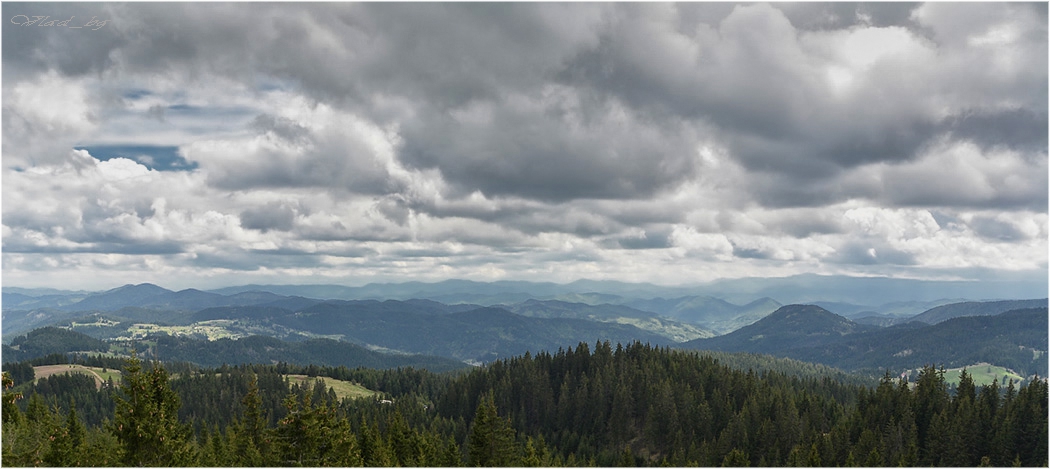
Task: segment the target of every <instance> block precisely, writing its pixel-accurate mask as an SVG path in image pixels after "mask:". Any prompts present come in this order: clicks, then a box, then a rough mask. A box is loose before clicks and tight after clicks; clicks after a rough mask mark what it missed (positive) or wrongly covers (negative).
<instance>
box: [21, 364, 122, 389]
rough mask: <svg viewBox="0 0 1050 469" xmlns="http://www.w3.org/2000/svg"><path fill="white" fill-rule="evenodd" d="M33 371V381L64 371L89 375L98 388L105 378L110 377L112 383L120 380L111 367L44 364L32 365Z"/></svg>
mask: <svg viewBox="0 0 1050 469" xmlns="http://www.w3.org/2000/svg"><path fill="white" fill-rule="evenodd" d="M33 373H34V375H35V379H34V380H33V383H34V384H35V383H37V382H39V381H40V380H41V379H43V378H47V377H49V376H53V375H60V374H64V373H80V374H85V375H89V376H92V377H94V378H95V388H96V389H99V388H101V387H102V384H103V383H105V382H106V381H107V380H109V379H112V380H113V382H114V383H119V382H120V372H119V371H117V370H112V369H108V368H107V369H105V370H103V369H102V368H98V367H89V366H83V365H46V366H34V367H33Z"/></svg>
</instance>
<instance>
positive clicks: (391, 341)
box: [273, 302, 671, 361]
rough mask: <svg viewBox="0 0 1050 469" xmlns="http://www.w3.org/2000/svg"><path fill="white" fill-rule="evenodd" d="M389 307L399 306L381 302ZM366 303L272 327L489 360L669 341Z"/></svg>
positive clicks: (596, 325) (587, 326) (505, 316)
mask: <svg viewBox="0 0 1050 469" xmlns="http://www.w3.org/2000/svg"><path fill="white" fill-rule="evenodd" d="M384 303H390V306H394V305H397V304H404V302H384ZM376 306H377V305H376V304H375V303H367V302H326V303H322V304H318V305H315V306H313V307H310V308H307V309H305V310H303V311H299V312H296V313H294V314H291V315H287V316H284V317H281V318H275V319H274V320H273V322H274V323H276V324H279V325H281V326H283V327H287V328H291V329H295V330H302V331H306V332H310V333H313V334H324V335H328V336H333V337H335V336H338V337H341V338H342V339H343V340H346V341H350V342H354V343H358V344H362V345H369V346H372V347H379V348H384V349H391V350H398V351H403V352H410V353H424V354H430V355H439V356H444V357H450V358H456V359H459V360H478V361H490V360H494V359H498V358H503V357H509V356H513V355H518V354H522V353H525V352H526V351H532V352H537V351H539V350H557V349H558V348H559V347H565V346H567V345H570V344H575V343H579V342H595V341H597V340H610V341H612V342H614V343H615V342H623V343H626V342H629V341H634V340H640V341H642V342H650V343H653V344H669V343H671V341H670V340H668V339H666V338H664V337H661V336H660V335H657V334H653V333H651V332H647V331H643V330H641V329H639V328H637V327H634V326H630V325H624V324H610V323H601V322H595V321H588V320H581V319H564V318H530V317H525V316H521V315H517V314H514V313H511V312H510V311H507V310H504V309H500V308H476V309H473V310H470V311H465V312H457V313H448V314H433V312H428V311H425V310H420V309H418V308H393V307H376Z"/></svg>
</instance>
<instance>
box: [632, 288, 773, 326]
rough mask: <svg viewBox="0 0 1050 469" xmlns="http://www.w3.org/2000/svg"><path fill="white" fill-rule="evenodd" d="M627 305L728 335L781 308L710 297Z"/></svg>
mask: <svg viewBox="0 0 1050 469" xmlns="http://www.w3.org/2000/svg"><path fill="white" fill-rule="evenodd" d="M624 304H625V305H627V306H630V307H632V308H636V309H640V310H644V311H651V312H654V313H657V314H660V315H663V316H667V317H669V318H672V319H675V320H678V321H682V322H686V323H689V324H695V325H698V326H700V327H703V328H705V329H708V330H710V331H712V332H714V333H715V334H726V333H728V332H732V331H734V330H737V329H739V328H741V327H743V326H746V325H748V324H751V323H754V322H755V321H757V320H759V319H762V318H763V317H765V316H766V315H767V314H769V313H772V312H773V311H776V309H777V308H779V307H780V306H781V304H780V303H778V302H777V301H776V300H773V299H772V298H760V299H757V300H754V301H752V302H750V303H748V304H746V305H742V306H741V305H735V304H733V303H730V302H728V301H725V300H722V299H719V298H715V297H711V296H684V297H679V298H671V299H665V298H652V299H636V300H631V301H627V302H626V303H624Z"/></svg>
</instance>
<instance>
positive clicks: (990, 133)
mask: <svg viewBox="0 0 1050 469" xmlns="http://www.w3.org/2000/svg"><path fill="white" fill-rule="evenodd" d="M942 125H943V126H944V127H945V128H946V130H948V131H951V132H952V134H953V136H954V137H956V138H959V139H966V140H972V141H974V142H975V143H977V144H979V145H981V146H982V147H985V148H988V147H995V146H1003V147H1007V148H1010V149H1016V150H1019V151H1024V152H1034V153H1036V154H1040V153H1041V154H1042V156H1043V157H1044V158H1045V156H1046V152H1047V138H1048V135H1047V129H1048V128H1050V121H1048V120H1047V112H1046V107H1045V106H1043V107H1042V109H1041V110H1039V111H1036V110H1033V109H1025V108H1017V109H1010V110H1005V111H998V112H996V111H976V112H972V113H969V114H964V115H959V116H954V117H952V118H950V119H948V121H947V122H944V123H943V124H942Z"/></svg>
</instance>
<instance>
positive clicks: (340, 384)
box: [285, 375, 379, 399]
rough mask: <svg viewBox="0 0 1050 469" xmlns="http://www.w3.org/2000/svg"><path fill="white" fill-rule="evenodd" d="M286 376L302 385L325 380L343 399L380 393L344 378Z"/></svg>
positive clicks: (326, 384) (372, 395)
mask: <svg viewBox="0 0 1050 469" xmlns="http://www.w3.org/2000/svg"><path fill="white" fill-rule="evenodd" d="M285 376H286V377H287V378H288V379H290V380H291V381H292V383H298V384H299V385H300V386H303V385H308V386H313V382H314V380H321V381H322V382H324V384H325V386H328V387H330V388H332V389H334V390H335V395H336V397H338V398H339V399H343V398H344V397H349V398H352V399H358V398H362V397H374V396H377V395H378V394H379V393H378V392H375V391H372V390H370V389H368V388H366V387H364V386H361V385H359V384H355V383H351V382H349V381H342V380H338V379H333V378H325V377H320V376H318V377H311V376H306V375H285Z"/></svg>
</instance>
